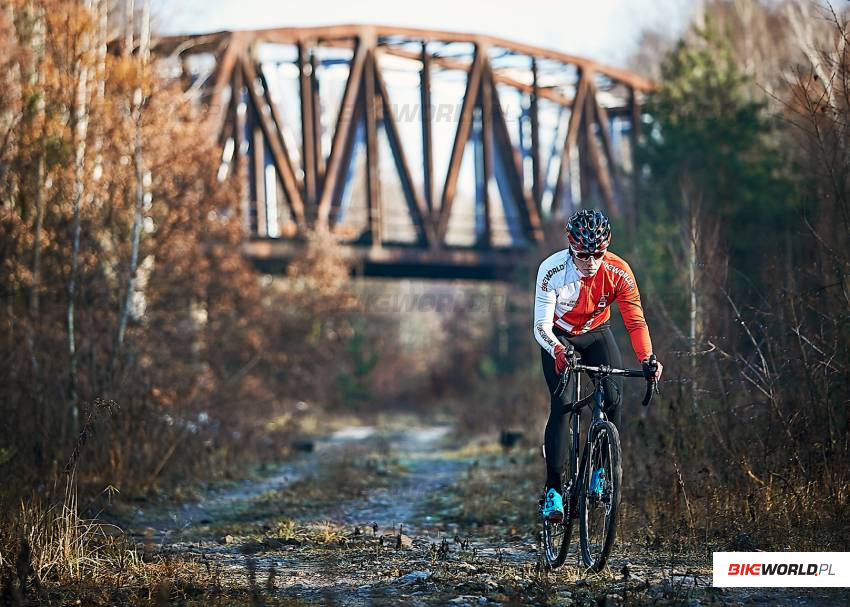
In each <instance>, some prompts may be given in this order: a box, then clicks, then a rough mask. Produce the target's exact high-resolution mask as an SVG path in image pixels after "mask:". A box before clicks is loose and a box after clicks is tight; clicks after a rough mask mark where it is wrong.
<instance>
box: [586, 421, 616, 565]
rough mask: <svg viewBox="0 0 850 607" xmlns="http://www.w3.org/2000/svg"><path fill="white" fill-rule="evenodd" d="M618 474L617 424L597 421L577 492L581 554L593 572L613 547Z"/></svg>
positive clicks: (605, 559)
mask: <svg viewBox="0 0 850 607" xmlns="http://www.w3.org/2000/svg"><path fill="white" fill-rule="evenodd" d="M622 476H623V470H622V467H621V465H620V434H619V432H617V427H616V426H615V425H614V424H612V423H611V422H602V423H599V424H598V425H596V426H595V427H594V429H593V437H592V438H591V443H590V454H589V457H588V463H587V467H586V469H585V470H584V474H583V475H582V477H583V482H582V486H581V488H580V493H579V530H580V535H581V557H582V560H583V561H584V564H585V566H586V567H587V568H588V569H589V570H590V571H593V572H598V571H601V570H602V568H603V567H605V563H606V561H607V560H608V555H609V554H610V553H611V549H612V548H613V546H614V537H615V536H616V533H617V510H618V508H619V506H620V483H621V481H622Z"/></svg>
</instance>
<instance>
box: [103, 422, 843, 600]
mask: <svg viewBox="0 0 850 607" xmlns="http://www.w3.org/2000/svg"><path fill="white" fill-rule="evenodd" d="M302 449H303V450H304V452H302V453H301V454H300V455H299V456H298V457H296V458H295V459H294V460H292V461H290V462H287V463H285V464H282V465H280V466H279V467H277V468H275V469H273V470H267V471H266V472H265V473H264V474H263V475H262V476H260V477H259V478H257V479H254V480H250V481H244V482H240V483H236V484H231V485H229V486H222V487H218V488H215V489H211V490H209V492H207V493H206V494H204V495H202V496H200V499H199V500H197V501H194V502H191V503H183V504H175V503H170V502H163V503H160V504H157V505H149V504H143V505H141V507H135V509H134V510H130V511H126V512H124V513H123V514H122V515H120V517H119V522H120V524H121V525H122V526H123V527H124V528H125V529H127V530H128V531H129V532H130V533H131V534H133V536H134V537H135V538H136V539H137V540H138V542H139V544H140V547H141V548H140V550H141V551H142V552H143V553H144V555H145V556H146V557H147V558H152V559H153V558H158V559H160V560H161V561H162V562H163V563H166V566H167V567H170V568H171V570H172V571H173V572H174V575H173V577H174V580H173V583H166V584H160V586H159V589H158V590H157V592H156V593H154V594H153V595H152V596H150V597H149V598H150V600H154V601H157V602H159V603H161V604H165V603H170V602H175V601H177V602H180V603H183V604H201V603H203V604H221V605H224V604H240V603H241V604H254V605H258V604H267V605H314V604H315V605H383V604H386V605H390V604H391V605H396V604H409V605H447V604H448V605H497V604H506V605H536V604H543V605H597V604H601V605H619V604H654V605H704V604H722V605H730V604H754V605H786V604H787V605H844V604H847V599H848V596H847V595H846V593H844V591H837V590H833V591H830V590H827V589H789V590H785V589H780V590H774V589H756V588H754V589H715V588H712V587H711V562H710V558H711V555H710V553H706V552H704V551H702V552H699V551H694V549H691V550H690V551H688V550H684V549H679V550H678V551H672V550H671V549H670V548H664V547H662V546H657V545H652V543H651V542H648V541H643V540H640V541H635V539H634V538H621V539H620V541H618V544H617V546H616V547H615V551H614V554H613V556H612V558H611V559H610V566H609V568H608V569H607V570H606V571H604V572H603V573H601V574H596V575H590V574H587V573H586V572H585V571H584V570H583V569H582V568H581V567H580V566H579V564H578V559H577V557H576V555H575V551H574V550H573V551H572V554H571V556H570V557H569V558H568V560H567V563H566V564H565V565H564V566H563V567H562V568H560V569H558V570H556V571H547V570H546V569H545V568H544V567H542V566H541V564H540V560H539V557H538V547H537V540H536V537H537V531H536V520H535V509H536V501H537V497H538V491H539V489H540V486H539V484H540V483H539V481H540V475H541V474H542V470H541V466H542V462H541V460H540V456H539V452H538V450H537V449H536V448H533V447H531V446H528V447H527V448H523V447H522V446H520V447H516V448H514V449H513V450H511V451H504V450H503V449H502V448H501V447H499V446H498V444H497V443H496V442H495V441H493V442H488V441H472V442H468V441H465V442H463V443H462V442H461V441H459V440H458V439H457V438H456V437H454V436H453V434H452V433H451V431H450V428H449V427H447V426H439V425H431V426H428V425H425V426H423V425H416V424H415V423H414V422H410V423H409V424H408V425H407V426H406V427H404V426H402V427H380V428H378V427H350V428H346V429H343V430H340V431H338V432H336V433H334V434H332V435H330V436H328V437H325V438H322V439H315V440H313V441H311V442H307V443H305V444H303V445H302ZM624 500H626V501H627V500H628V495H625V496H624ZM630 539H631V540H633V541H628V540H630Z"/></svg>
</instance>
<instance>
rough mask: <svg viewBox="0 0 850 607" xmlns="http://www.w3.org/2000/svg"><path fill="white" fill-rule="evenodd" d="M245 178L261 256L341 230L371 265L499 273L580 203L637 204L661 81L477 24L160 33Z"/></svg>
mask: <svg viewBox="0 0 850 607" xmlns="http://www.w3.org/2000/svg"><path fill="white" fill-rule="evenodd" d="M155 50H156V52H157V53H158V54H159V55H160V56H162V57H164V58H165V59H166V63H165V65H166V66H167V65H169V63H168V61H169V60H170V61H171V66H172V68H173V70H174V75H175V76H179V77H180V78H182V79H183V82H184V83H185V87H186V89H187V91H191V92H192V94H193V96H194V98H195V99H196V100H197V102H198V104H199V109H200V110H201V112H200V115H201V116H202V117H203V118H202V119H203V120H204V121H205V126H206V129H207V131H208V133H209V135H210V137H213V138H215V139H216V140H217V141H218V143H219V144H220V149H221V165H220V167H219V171H218V178H219V180H220V181H224V180H228V179H236V180H238V184H239V186H240V190H241V192H242V217H243V220H244V229H245V234H246V240H245V245H244V246H245V252H246V254H247V255H248V256H249V257H251V258H252V259H253V260H254V261H255V262H256V263H257V264H258V265H259V266H260V267H262V268H264V269H266V270H267V271H275V270H279V269H280V268H281V267H282V266H283V264H284V263H285V262H286V260H287V259H289V258H291V256H292V255H293V254H295V252H296V251H297V250H298V247H300V246H301V244H302V243H303V238H304V236H305V234H307V232H308V231H309V230H313V229H326V230H329V231H331V232H332V233H333V234H335V235H336V237H337V239H338V240H339V241H340V242H341V243H343V245H344V249H345V251H346V252H347V254H349V255H351V256H352V257H355V258H356V259H358V260H360V261H361V262H362V265H361V266H360V267H361V268H362V270H363V271H365V272H366V273H371V274H386V275H397V276H430V277H464V276H465V277H479V278H484V277H497V278H498V277H500V276H504V274H505V272H506V271H507V270H509V268H510V267H511V265H512V264H513V263H515V261H516V259H517V257H518V256H519V255H522V253H523V252H524V251H527V250H528V249H529V248H534V247H536V246H537V245H539V244H540V243H542V242H543V239H544V234H545V233H546V231H547V230H549V229H557V228H556V226H558V225H559V224H562V223H563V219H564V217H565V216H566V215H568V214H569V213H570V212H571V211H572V210H573V209H575V208H577V207H579V206H584V207H587V206H601V207H603V208H605V209H606V210H607V211H608V212H609V213H610V214H611V215H613V216H624V217H625V218H626V219H629V217H630V216H632V214H633V205H632V203H631V198H632V197H631V196H630V191H631V178H632V177H633V176H634V174H635V170H634V168H633V167H634V158H633V152H634V148H635V145H634V144H635V141H636V138H637V137H639V135H640V127H641V121H642V120H641V116H642V115H641V104H642V102H643V98H644V95H645V94H646V93H647V92H648V91H650V90H651V89H652V86H653V84H652V83H651V82H650V81H648V80H646V79H644V78H641V77H640V76H637V75H635V74H633V73H630V72H628V71H625V70H620V69H616V68H612V67H608V66H605V65H601V64H599V63H596V62H594V61H591V60H589V59H585V58H581V57H576V56H572V55H567V54H564V53H560V52H556V51H552V50H548V49H544V48H538V47H534V46H529V45H525V44H518V43H515V42H510V41H508V40H503V39H498V38H493V37H489V36H479V35H471V34H461V33H450V32H440V31H431V30H420V29H405V28H395V27H386V26H365V25H343V26H332V27H319V28H283V29H268V30H257V31H234V32H220V33H214V34H208V35H192V36H179V37H170V38H165V39H162V40H161V41H160V42H159V43H158V45H157V47H156V49H155Z"/></svg>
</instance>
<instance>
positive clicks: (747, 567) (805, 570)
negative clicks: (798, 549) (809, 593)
mask: <svg viewBox="0 0 850 607" xmlns="http://www.w3.org/2000/svg"><path fill="white" fill-rule="evenodd" d="M818 574H820V575H835V574H834V573H833V572H832V564H831V563H809V564H808V565H806V564H804V563H732V564H731V565H729V575H818Z"/></svg>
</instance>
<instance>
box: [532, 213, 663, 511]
mask: <svg viewBox="0 0 850 607" xmlns="http://www.w3.org/2000/svg"><path fill="white" fill-rule="evenodd" d="M565 230H566V234H567V241H568V243H569V246H568V247H567V248H566V249H563V250H561V251H558V252H557V253H555V254H553V255H551V256H549V257H548V258H546V259H545V260H544V261H543V263H541V264H540V269H539V270H538V272H537V286H536V293H535V297H534V337H535V338H536V339H537V341H538V343H539V344H540V354H541V360H542V362H543V375H544V376H545V377H546V384H547V385H548V387H549V393H550V395H551V400H550V410H549V421H548V422H547V423H546V432H545V435H544V436H545V438H544V445H545V454H546V499H545V500H544V504H543V516H544V517H546V518H547V519H549V520H553V521H562V520H563V518H564V503H563V498H562V494H563V487H561V468H562V467H563V462H564V457H565V454H566V451H567V448H568V445H567V444H566V443H567V430H568V417H567V416H566V415H564V414H563V413H564V404H563V402H562V399H561V396H558V395H556V394H555V391H556V389H557V387H558V382H559V380H560V375H561V374H562V373H563V372H564V370H565V369H566V366H567V349H566V347H565V344H571V345H572V346H573V347H574V348H575V350H576V352H578V354H579V355H580V356H581V359H582V362H583V363H584V364H588V365H601V364H606V365H610V366H612V367H622V366H623V362H622V355H621V354H620V349H619V347H618V346H617V342H616V341H615V340H614V335H613V334H612V332H611V326H610V324H609V322H608V321H609V319H610V317H611V310H610V306H611V304H612V303H614V302H615V301H616V302H617V304H618V305H619V307H620V314H621V315H622V317H623V322H624V323H625V325H626V330H627V331H628V332H629V337H630V338H631V342H632V349H633V350H634V352H635V354H636V355H637V358H638V360H639V361H641V362H642V363H645V362H646V361H647V359H648V358H649V356H650V355H651V354H652V341H651V340H650V337H649V330H648V329H647V326H646V321H645V320H644V317H643V308H642V307H641V303H640V293H638V288H637V282H636V281H635V277H634V274H633V273H632V270H631V268H630V267H629V265H628V264H627V263H626V262H625V261H624V260H623V259H621V258H620V257H618V256H616V255H614V254H613V253H611V252H610V251H608V245H609V244H610V242H611V226H610V225H609V223H608V218H607V217H605V215H604V214H603V213H601V212H600V211H596V210H589V209H582V210H580V211H577V212H576V213H574V214H573V215H572V216H571V217H570V219H569V221H568V222H567V225H566V227H565ZM661 370H662V367H661V363H658V367H657V371H656V373H655V378H656V379H660V378H661ZM602 388H603V392H604V396H605V406H606V409H605V413H606V415H607V416H608V417H609V419H612V420H613V421H614V423H615V425H617V426H619V425H620V407H619V405H620V400H621V394H622V389H623V380H622V378H613V377H609V378H606V379H605V380H603V384H602ZM568 393H569V392H568V391H567V390H564V391H563V394H568Z"/></svg>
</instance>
